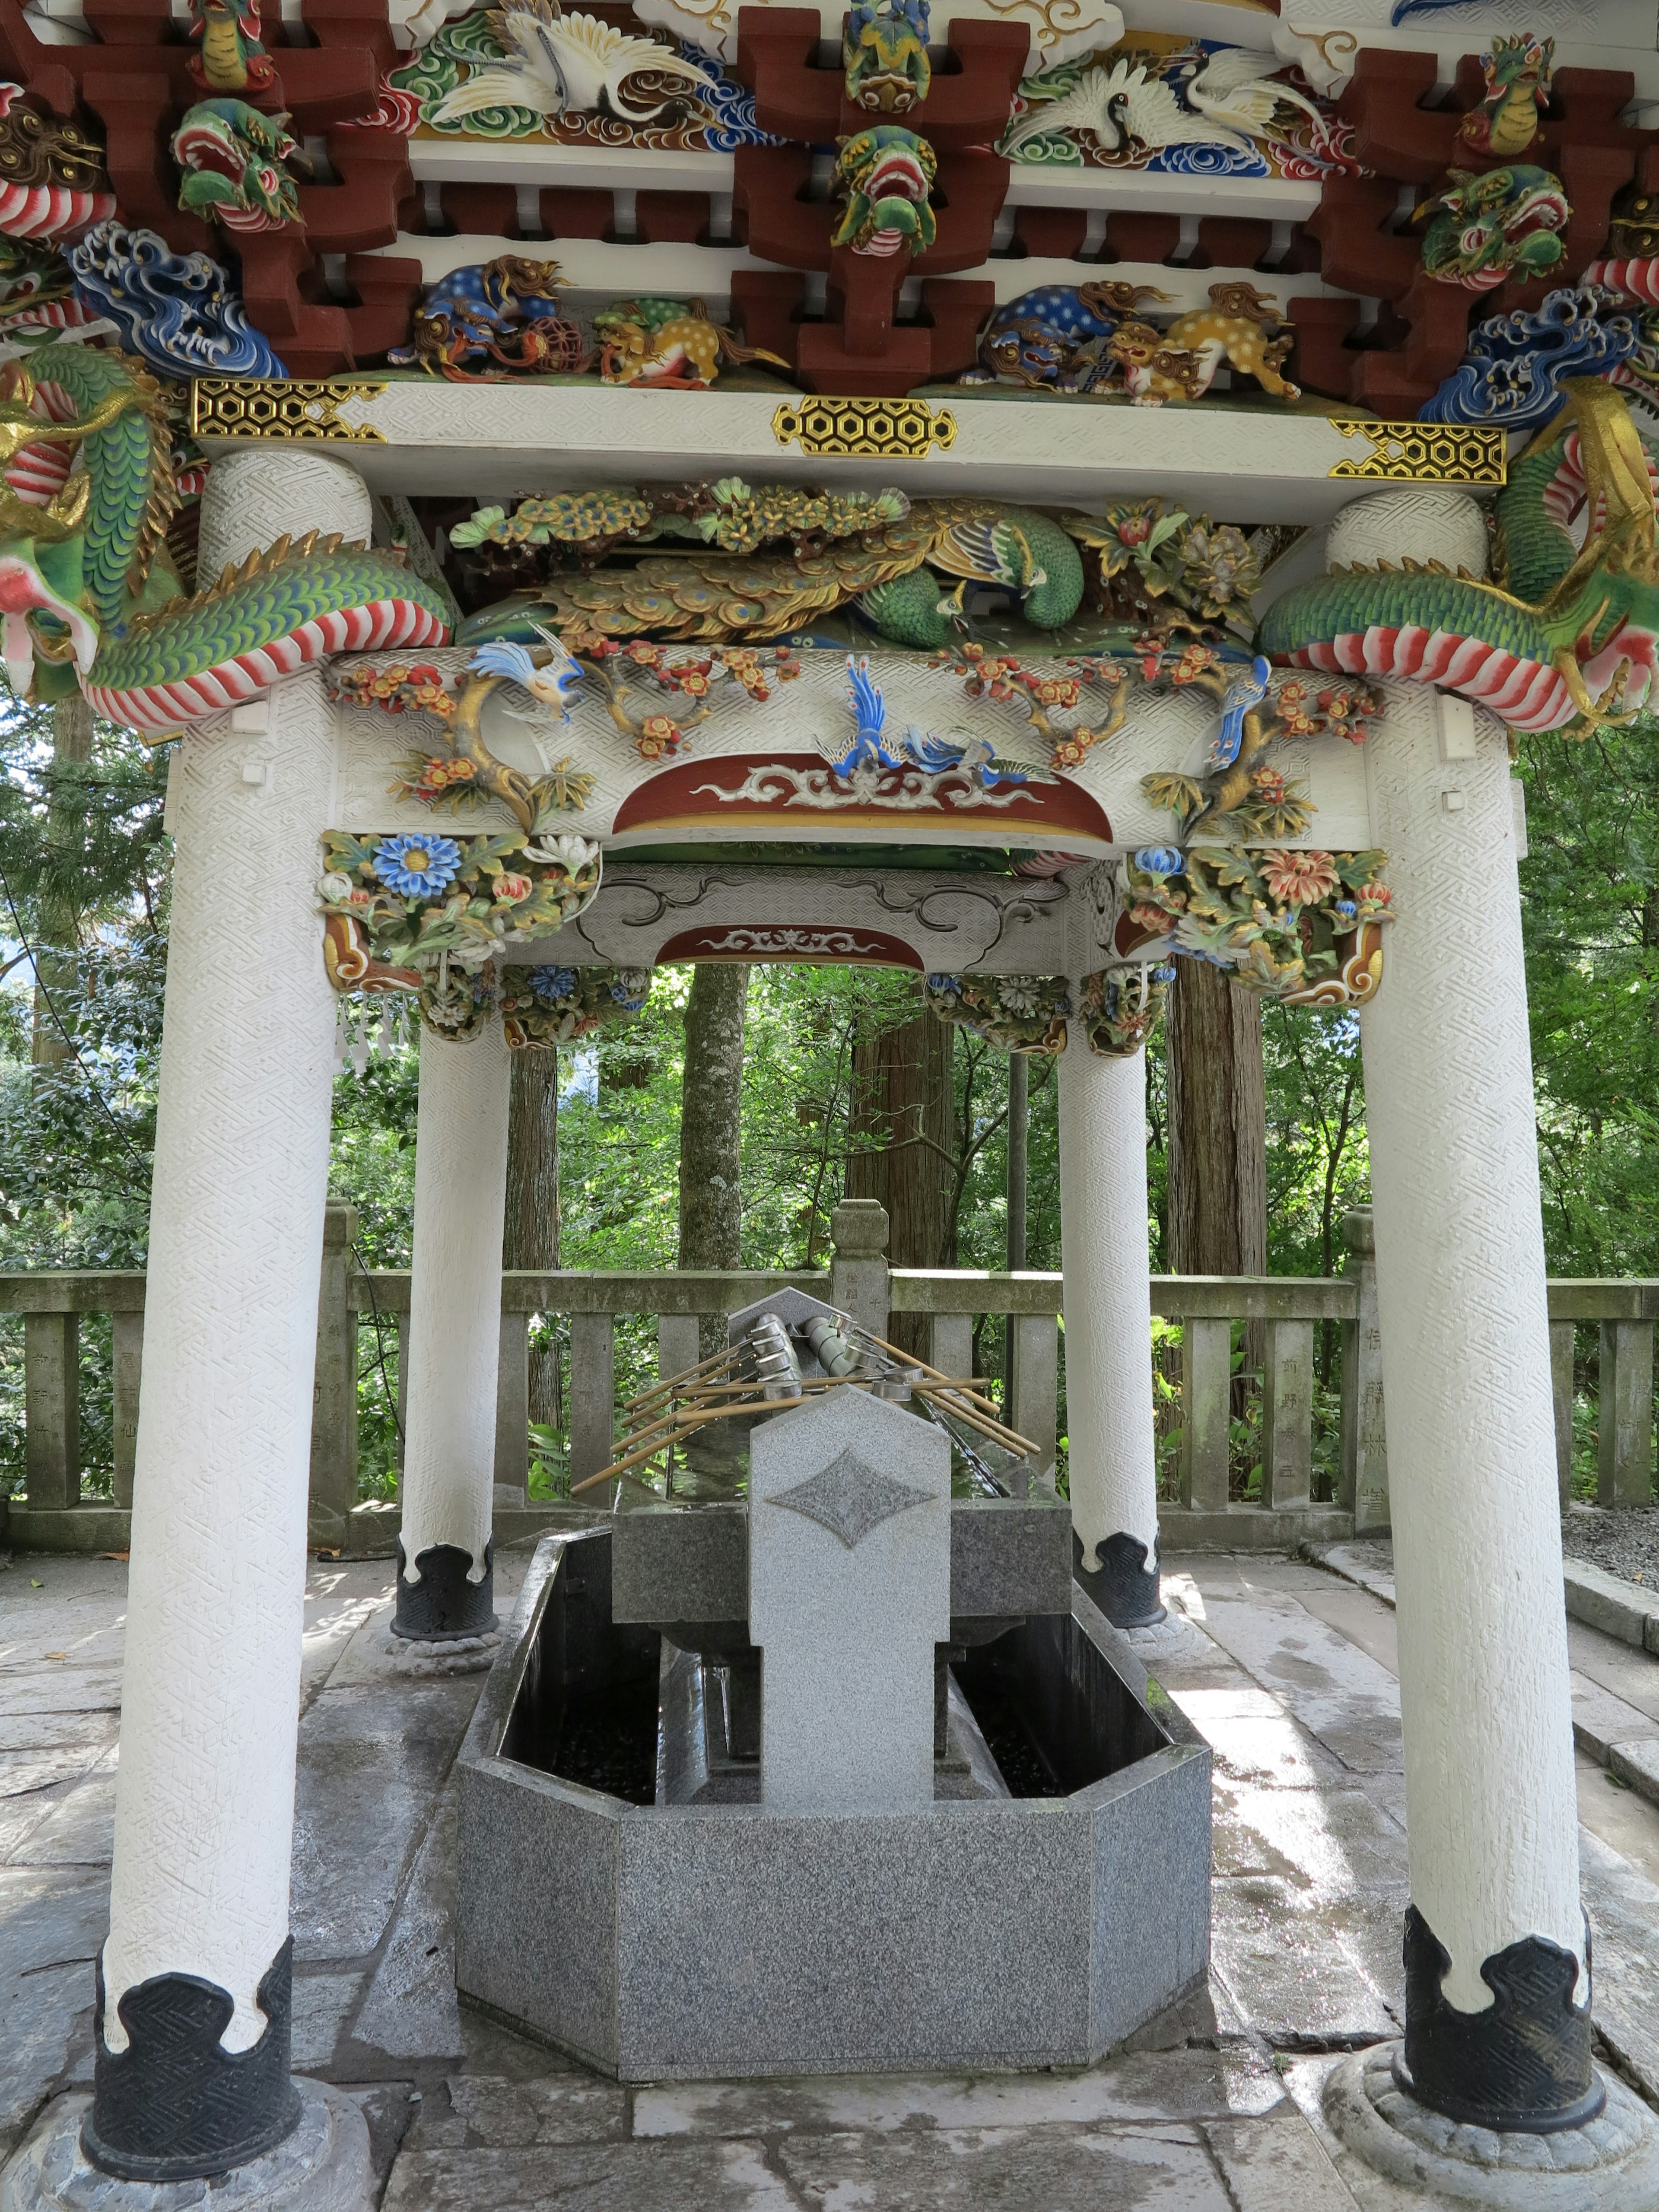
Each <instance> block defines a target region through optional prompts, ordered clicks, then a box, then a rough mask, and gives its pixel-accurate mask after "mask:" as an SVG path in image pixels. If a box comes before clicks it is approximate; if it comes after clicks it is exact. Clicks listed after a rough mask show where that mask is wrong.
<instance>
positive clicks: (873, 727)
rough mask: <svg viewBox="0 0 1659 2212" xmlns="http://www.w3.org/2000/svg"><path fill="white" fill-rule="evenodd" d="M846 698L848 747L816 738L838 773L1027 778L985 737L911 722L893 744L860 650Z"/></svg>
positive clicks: (988, 782)
mask: <svg viewBox="0 0 1659 2212" xmlns="http://www.w3.org/2000/svg"><path fill="white" fill-rule="evenodd" d="M1263 665H1264V666H1265V665H1266V663H1265V662H1264V663H1263ZM847 703H848V707H850V708H851V709H852V711H853V716H854V720H855V722H856V723H857V727H856V729H855V730H854V732H853V737H852V740H851V742H850V743H849V744H848V746H847V748H846V750H844V751H843V752H842V753H841V754H839V755H836V754H834V753H833V752H832V751H831V749H830V741H829V740H828V739H825V738H819V740H818V750H820V751H821V752H822V753H823V757H824V758H825V759H826V760H827V761H828V762H829V765H830V768H831V769H833V770H834V771H835V773H836V775H839V776H847V775H851V774H852V772H853V770H854V769H855V768H858V767H860V766H861V765H863V764H865V763H869V764H871V765H872V766H875V767H878V768H917V769H921V772H922V774H923V775H948V774H951V772H952V771H954V772H955V773H957V774H958V775H973V776H977V777H978V778H979V780H980V781H981V784H983V785H984V787H985V788H986V789H987V791H988V790H989V789H990V787H991V786H992V785H993V784H994V783H1024V781H1025V778H1024V775H1021V774H1020V772H1019V770H1018V769H1011V768H1002V767H999V766H998V765H997V762H996V748H995V746H994V744H992V743H991V740H990V739H989V738H986V737H981V736H978V735H975V736H973V737H969V738H964V739H962V740H961V741H959V742H958V741H957V740H956V739H953V738H939V737H935V736H934V735H933V732H932V731H931V730H923V729H919V728H918V727H917V726H916V724H915V723H914V722H912V723H910V724H909V725H908V726H907V728H906V730H905V732H904V735H903V736H902V738H899V739H898V740H897V743H896V747H895V744H894V742H893V741H892V740H891V739H890V738H889V737H888V735H887V708H886V703H885V702H884V700H883V698H882V696H881V686H880V685H879V684H878V683H877V682H876V680H875V678H873V677H872V675H871V673H870V663H869V661H868V660H867V659H865V657H864V656H863V655H862V654H860V656H859V658H858V659H856V660H854V659H852V658H851V657H850V656H849V658H848V663H847Z"/></svg>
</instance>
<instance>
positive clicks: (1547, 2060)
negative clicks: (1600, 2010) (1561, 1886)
mask: <svg viewBox="0 0 1659 2212" xmlns="http://www.w3.org/2000/svg"><path fill="white" fill-rule="evenodd" d="M1404 1949H1405V1960H1406V2040H1405V2044H1404V2046H1403V2049H1402V2051H1401V2057H1400V2059H1399V2060H1398V2061H1397V2062H1396V2073H1397V2075H1398V2078H1399V2081H1400V2086H1401V2088H1403V2089H1406V2090H1407V2091H1409V2093H1411V2095H1413V2097H1415V2098H1416V2099H1417V2100H1418V2102H1419V2104H1423V2105H1428V2106H1431V2107H1432V2109H1433V2110H1434V2111H1435V2112H1443V2113H1444V2114H1445V2115H1446V2117H1447V2118H1448V2119H1452V2120H1461V2121H1463V2122H1465V2123H1467V2124H1468V2125H1470V2126H1472V2127H1479V2128H1492V2129H1495V2130H1498V2131H1499V2132H1500V2133H1502V2132H1504V2131H1508V2130H1514V2131H1518V2132H1520V2133H1522V2134H1526V2135H1553V2134H1554V2133H1556V2132H1557V2131H1558V2130H1560V2129H1563V2128H1577V2127H1582V2126H1583V2124H1584V2123H1585V2122H1586V2121H1587V2120H1593V2119H1594V2118H1595V2116H1596V2114H1597V2113H1598V2112H1600V2111H1601V2108H1602V2106H1603V2105H1605V2103H1606V2102H1607V2090H1606V2087H1604V2085H1603V2084H1602V2083H1601V2081H1600V2080H1599V2079H1598V2077H1597V2075H1596V2074H1595V2069H1594V2068H1593V2067H1592V2065H1591V2063H1590V2008H1589V2002H1588V2000H1586V2002H1584V2003H1583V2005H1575V2004H1574V2003H1573V2002H1572V1991H1573V1984H1574V1983H1575V1982H1576V1981H1577V1978H1578V1962H1577V1960H1576V1959H1575V1958H1574V1957H1573V1954H1572V1953H1571V1951H1565V1950H1563V1949H1562V1948H1561V1946H1560V1945H1559V1943H1552V1942H1549V1941H1548V1939H1547V1937H1545V1936H1526V1937H1524V1938H1523V1939H1522V1941H1521V1942H1518V1943H1510V1944H1507V1945H1505V1947H1504V1949H1503V1950H1501V1951H1497V1952H1494V1953H1493V1954H1492V1957H1491V1958H1490V1959H1486V1960H1482V1962H1481V1966H1480V1978H1481V1980H1482V1981H1483V1982H1485V1984H1486V1986H1487V1988H1488V1989H1489V1990H1491V1991H1492V2003H1491V2004H1490V2005H1489V2006H1488V2007H1487V2008H1486V2010H1485V2011H1484V2012H1459V2011H1458V2010H1457V2008H1456V2007H1455V2006H1454V2005H1451V2004H1449V2003H1448V2002H1447V2001H1446V1997H1445V1993H1444V1991H1443V1988H1442V1984H1443V1981H1444V1979H1445V1977H1446V1974H1447V1972H1449V1969H1450V1966H1451V1958H1450V1955H1449V1953H1448V1952H1447V1950H1446V1948H1445V1947H1444V1945H1443V1944H1442V1942H1440V1940H1439V1938H1438V1937H1437V1936H1436V1935H1435V1933H1434V1930H1433V1929H1431V1927H1430V1926H1429V1923H1428V1922H1427V1921H1426V1920H1425V1918H1424V1917H1423V1916H1422V1914H1421V1913H1420V1912H1419V1911H1418V1909H1417V1907H1416V1906H1415V1905H1407V1908H1406V1938H1405V1946H1404ZM1589 1971H1590V1937H1589V1922H1588V1921H1586V1923H1585V1924H1584V1973H1585V1978H1586V1979H1587V1980H1588V1978H1589Z"/></svg>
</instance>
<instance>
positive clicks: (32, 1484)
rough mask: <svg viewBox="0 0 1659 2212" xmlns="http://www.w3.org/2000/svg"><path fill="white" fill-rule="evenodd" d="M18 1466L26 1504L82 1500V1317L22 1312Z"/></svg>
mask: <svg viewBox="0 0 1659 2212" xmlns="http://www.w3.org/2000/svg"><path fill="white" fill-rule="evenodd" d="M23 1419H24V1434H23V1468H24V1475H25V1480H26V1482H27V1492H28V1501H29V1504H31V1505H35V1506H40V1505H47V1506H58V1507H63V1506H65V1505H78V1504H80V1503H81V1316H80V1315H79V1314H75V1313H39V1314H26V1315H25V1316H23Z"/></svg>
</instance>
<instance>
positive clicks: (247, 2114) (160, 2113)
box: [81, 1936, 301, 2181]
mask: <svg viewBox="0 0 1659 2212" xmlns="http://www.w3.org/2000/svg"><path fill="white" fill-rule="evenodd" d="M293 1988H294V1939H293V1937H292V1936H289V1939H288V1941H287V1942H285V1943H284V1944H283V1948H282V1949H281V1950H280V1951H279V1952H278V1953H277V1954H276V1957H275V1958H274V1959H273V1960H271V1962H270V1966H268V1967H267V1968H266V1969H265V1972H264V1979H263V1980H262V1981H261V1982H260V1984H259V1991H258V1998H259V2009H260V2011H261V2012H263V2013H264V2016H265V2023H266V2025H265V2031H264V2034H263V2035H262V2036H261V2037H260V2038H259V2040H258V2042H257V2043H256V2044H253V2045H251V2047H250V2048H249V2049H248V2050H246V2051H227V2050H225V2049H224V2048H223V2046H222V2044H221V2042H220V2040H219V2039H220V2037H221V2036H222V2035H223V2033H224V2032H225V2030H226V2028H227V2027H229V2025H230V2019H231V2015H232V2014H233V2013H234V2011H235V2009H236V2006H235V2000H234V1998H233V1997H232V1996H231V1994H230V1992H229V1990H224V1989H221V1987H220V1986H219V1984H217V1983H216V1982H209V1981H204V1980H203V1979H202V1978H201V1977H200V1976H199V1975H197V1974H157V1975H155V1976H154V1977H153V1978H152V1979H150V1980H149V1981H147V1982H139V1983H137V1984H136V1985H135V1986H134V1987H133V1988H131V1989H130V1990H126V1991H125V1994H124V1995H123V1996H122V1998H121V2000H120V2002H119V2003H118V2005H117V2007H116V2011H117V2013H118V2015H119V2016H120V2021H121V2025H122V2027H124V2028H125V2030H126V2032H127V2047H126V2049H125V2051H112V2050H111V2049H110V2048H109V2046H108V2045H107V2044H106V2042H105V2040H104V1969H103V1964H102V1961H101V1960H100V1963H99V1967H98V2012H97V2028H96V2039H97V2051H96V2059H95V2070H94V2083H93V2098H92V2110H91V2111H90V2112H88V2115H87V2118H86V2122H85V2124H84V2125H83V2126H82V2130H81V2148H82V2150H83V2151H84V2152H85V2153H86V2154H87V2156H88V2158H89V2159H90V2160H91V2161H92V2163H93V2164H94V2166H97V2167H99V2168H100V2171H102V2172H105V2173H112V2174H114V2175H116V2176H117V2178H118V2179H120V2180H123V2181H191V2180H196V2179H200V2178H201V2177H203V2176H204V2175H206V2174H210V2173H224V2172H228V2171H229V2169H230V2168H231V2167H232V2166H246V2164H247V2162H248V2160H250V2159H254V2158H258V2157H260V2156H261V2155H262V2154H264V2152H266V2151H268V2150H272V2149H274V2148H276V2145H277V2144H278V2143H279V2142H282V2141H283V2138H284V2137H285V2136H289V2135H290V2134H291V2133H292V2132H293V2130H294V2129H295V2127H297V2126H298V2124H299V2120H300V2110H301V2106H300V2093H299V2091H298V2090H297V2089H296V2088H295V2086H294V2084H293V2082H292V2081H290V2080H289V2061H290V2057H291V2055H292V2050H293V2035H292V2027H291V2014H292V2006H293Z"/></svg>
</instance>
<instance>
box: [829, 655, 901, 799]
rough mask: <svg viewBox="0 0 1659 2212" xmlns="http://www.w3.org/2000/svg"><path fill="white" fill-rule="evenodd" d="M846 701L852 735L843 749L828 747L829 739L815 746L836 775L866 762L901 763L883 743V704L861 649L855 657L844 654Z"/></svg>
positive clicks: (877, 765)
mask: <svg viewBox="0 0 1659 2212" xmlns="http://www.w3.org/2000/svg"><path fill="white" fill-rule="evenodd" d="M847 704H848V707H849V708H850V709H851V710H852V715H853V721H854V730H853V735H852V738H850V740H849V741H848V744H847V745H846V746H845V747H844V748H843V750H842V751H841V752H839V753H836V751H834V750H832V746H833V740H832V739H829V738H819V739H818V750H819V751H820V752H821V753H822V754H823V757H824V758H825V760H827V761H828V762H829V766H830V768H831V769H832V770H833V771H834V773H835V774H836V775H840V776H848V775H851V774H852V773H853V770H854V769H855V768H860V767H863V766H865V765H866V764H868V765H869V766H872V767H875V768H899V767H902V765H903V763H902V760H901V758H900V757H899V755H898V754H896V753H895V752H890V750H888V748H887V746H886V744H884V732H885V731H886V727H887V708H886V704H885V702H884V700H883V698H882V696H881V686H880V684H878V683H877V682H876V680H875V678H874V677H873V676H872V675H871V673H870V663H869V661H868V659H866V656H865V655H864V654H863V653H860V654H859V656H858V658H857V659H854V657H853V656H852V654H851V653H849V654H848V657H847Z"/></svg>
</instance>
